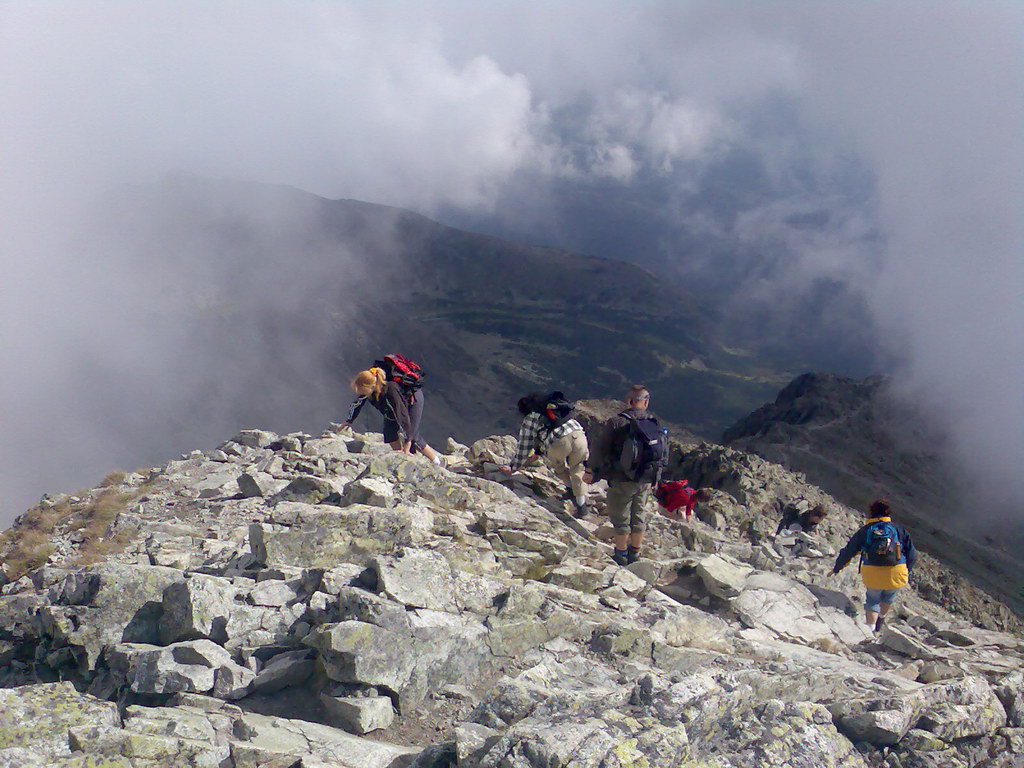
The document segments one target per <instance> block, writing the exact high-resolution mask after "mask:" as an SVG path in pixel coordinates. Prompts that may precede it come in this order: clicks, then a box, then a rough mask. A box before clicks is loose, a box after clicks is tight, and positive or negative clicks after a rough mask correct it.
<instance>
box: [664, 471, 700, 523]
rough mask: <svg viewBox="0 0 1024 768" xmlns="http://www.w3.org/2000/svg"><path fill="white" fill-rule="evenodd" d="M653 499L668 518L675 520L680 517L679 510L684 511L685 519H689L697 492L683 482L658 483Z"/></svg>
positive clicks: (695, 502)
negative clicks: (663, 509)
mask: <svg viewBox="0 0 1024 768" xmlns="http://www.w3.org/2000/svg"><path fill="white" fill-rule="evenodd" d="M654 497H655V498H656V499H657V500H658V503H659V504H660V505H661V506H662V507H664V508H665V511H666V512H667V513H668V515H669V517H675V518H679V517H682V513H681V512H680V510H685V512H686V517H687V518H689V517H690V515H692V514H693V508H694V506H695V505H696V504H697V491H696V490H695V489H693V488H690V487H689V485H688V484H687V482H686V481H685V480H672V481H671V482H668V483H660V484H659V485H658V487H657V489H656V490H655V491H654Z"/></svg>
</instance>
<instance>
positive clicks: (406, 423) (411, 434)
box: [342, 355, 441, 464]
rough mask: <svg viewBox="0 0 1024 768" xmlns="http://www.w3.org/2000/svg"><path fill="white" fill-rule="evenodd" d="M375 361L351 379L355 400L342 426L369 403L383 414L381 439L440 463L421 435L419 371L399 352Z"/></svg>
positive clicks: (421, 394) (399, 449)
mask: <svg viewBox="0 0 1024 768" xmlns="http://www.w3.org/2000/svg"><path fill="white" fill-rule="evenodd" d="M394 358H399V359H400V360H399V362H397V363H396V362H393V359H394ZM377 362H378V365H375V366H374V367H373V368H369V369H368V370H365V371H360V372H359V373H357V374H356V376H355V378H354V379H352V391H353V392H355V393H356V399H355V400H354V401H353V403H352V405H351V407H350V408H349V411H348V416H346V418H345V421H344V423H343V424H342V426H343V427H351V426H352V422H353V421H355V420H356V417H357V416H359V412H360V411H361V410H362V409H363V406H364V405H366V404H367V403H369V404H370V405H372V406H373V407H374V408H376V409H377V410H378V411H380V412H381V414H382V415H383V416H384V428H383V432H384V442H386V443H390V444H391V447H392V448H394V449H395V450H396V451H401V452H403V453H410V454H411V453H415V452H416V451H419V452H420V453H422V454H423V455H424V456H426V457H427V458H428V459H430V461H432V462H434V463H435V464H441V457H440V456H439V455H438V453H437V451H435V450H434V449H433V448H431V447H430V446H429V445H427V444H426V442H424V441H423V439H422V438H421V437H420V421H421V419H422V418H423V392H422V390H421V386H422V370H421V369H420V367H419V366H418V365H416V364H415V363H413V362H412V361H411V360H408V359H407V358H404V357H402V356H401V355H388V356H386V357H385V358H384V360H383V361H377ZM389 362H390V364H389ZM412 366H414V369H412V368H411V367H412Z"/></svg>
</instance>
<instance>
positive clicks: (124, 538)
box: [74, 525, 139, 565]
mask: <svg viewBox="0 0 1024 768" xmlns="http://www.w3.org/2000/svg"><path fill="white" fill-rule="evenodd" d="M138 534H139V526H137V525H127V526H125V527H124V528H122V529H120V530H119V531H117V532H116V533H114V534H113V535H112V536H108V537H106V538H103V537H97V538H94V539H89V540H86V541H83V542H82V546H81V548H80V549H79V550H78V555H77V556H76V557H75V560H74V563H75V565H92V564H93V563H95V562H97V561H99V560H103V559H104V558H106V557H108V556H110V555H116V554H118V553H120V552H124V550H125V547H127V546H128V545H129V544H130V543H131V542H132V540H134V539H135V537H136V536H138Z"/></svg>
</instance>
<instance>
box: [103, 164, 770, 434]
mask: <svg viewBox="0 0 1024 768" xmlns="http://www.w3.org/2000/svg"><path fill="white" fill-rule="evenodd" d="M111 210H112V214H111V218H110V220H109V221H108V222H106V224H107V228H108V235H109V236H111V237H113V239H114V240H117V241H119V242H121V241H123V240H124V238H125V233H126V232H128V233H131V234H130V236H129V244H128V250H129V251H130V252H132V253H135V254H140V255H142V256H143V258H150V259H152V258H154V257H155V258H156V259H158V260H160V261H161V262H162V263H163V265H164V270H165V271H166V270H167V269H169V268H170V269H172V270H173V272H174V275H175V279H177V280H180V285H179V286H178V289H177V290H176V291H170V292H169V294H168V296H169V297H170V298H169V299H168V305H167V306H166V307H165V308H164V311H167V312H170V313H172V314H176V316H179V317H180V318H181V320H182V322H183V323H186V324H189V323H191V324H196V325H198V327H199V328H200V329H201V331H200V333H199V334H197V335H198V337H199V338H198V339H197V342H196V343H197V344H198V348H199V349H198V352H197V354H198V355H206V356H209V357H211V358H212V359H210V360H207V361H205V362H204V364H203V365H202V366H200V367H201V369H202V372H203V375H204V377H205V378H204V379H203V382H202V383H201V384H200V385H199V386H198V388H199V389H201V390H202V392H203V397H201V398H198V399H196V401H195V402H194V408H196V409H197V411H198V413H197V414H196V415H197V421H198V422H199V423H201V424H205V423H211V424H213V422H219V425H217V426H216V428H215V429H214V428H211V429H210V430H209V431H210V432H211V434H212V433H213V432H217V433H219V432H223V431H224V430H225V429H229V428H236V427H238V426H240V425H243V424H247V423H267V424H270V425H272V426H275V427H277V428H281V429H290V428H309V429H313V428H317V427H319V426H322V424H323V423H324V422H325V421H326V420H328V418H333V419H336V420H340V419H341V417H342V415H343V412H344V408H345V405H346V402H347V400H348V397H349V395H348V393H347V387H346V382H347V381H348V378H349V377H350V376H351V374H352V373H354V372H355V371H357V370H359V369H360V368H362V367H365V366H366V365H368V364H369V363H370V362H371V361H372V360H373V359H374V358H375V357H377V356H379V355H380V354H381V353H383V352H388V351H392V350H394V351H401V352H403V353H404V354H406V355H408V356H410V357H413V358H414V359H416V360H418V361H419V362H421V363H422V364H423V365H424V367H425V368H426V369H427V371H428V384H427V388H426V390H425V391H426V393H427V398H428V403H429V405H428V407H427V411H426V417H425V426H426V431H427V435H428V437H429V438H430V439H432V440H435V441H437V440H440V439H442V438H443V437H444V436H446V435H448V434H455V435H457V436H458V437H459V438H460V439H473V438H475V437H478V436H481V435H483V434H486V433H491V432H493V431H494V430H495V429H509V428H511V427H513V426H514V424H515V423H516V421H517V416H518V415H517V414H516V413H515V410H514V403H515V400H516V399H517V398H518V396H519V395H520V394H521V393H522V392H523V391H524V390H529V389H540V388H547V387H556V388H559V389H564V390H566V391H567V392H568V393H569V394H570V395H571V396H573V397H586V398H593V397H607V396H609V395H612V396H618V395H619V394H620V393H621V392H622V391H623V390H624V389H625V388H626V387H627V386H628V385H629V384H631V383H633V382H635V381H643V382H644V383H646V384H648V386H649V387H650V388H651V390H652V392H653V394H654V396H655V398H656V400H657V402H658V404H659V410H660V411H661V412H662V413H664V414H665V416H666V417H667V418H669V419H670V420H671V421H673V422H676V423H679V424H682V425H685V426H686V427H688V428H689V429H692V430H694V431H696V432H699V433H703V434H713V433H715V432H717V431H718V430H719V429H721V427H722V426H723V425H725V424H728V423H729V422H731V421H732V420H733V419H735V418H736V417H737V416H739V415H740V414H742V413H745V412H747V411H748V410H749V409H750V407H751V406H752V405H753V404H755V403H756V402H759V401H761V400H763V399H764V398H765V397H766V396H768V394H769V393H771V392H773V391H775V390H776V389H777V387H778V385H779V384H780V383H782V381H784V380H785V379H786V378H788V375H787V374H786V373H785V372H780V371H778V370H775V369H773V368H771V367H770V366H767V365H764V364H762V363H761V362H759V361H758V360H756V359H754V358H752V357H749V356H745V355H744V354H743V353H742V352H737V351H735V350H730V349H728V348H727V347H726V346H725V345H723V344H722V343H720V341H719V340H717V339H715V338H714V336H713V333H712V332H711V331H710V330H709V328H710V325H709V324H708V323H706V322H705V321H704V320H703V317H704V310H703V309H702V308H701V307H699V306H698V304H697V302H696V301H695V300H694V298H693V297H692V296H691V295H689V294H687V293H685V292H684V291H682V290H679V289H678V288H675V287H673V286H672V285H670V284H668V283H667V282H666V281H665V280H662V279H660V278H658V277H657V276H655V275H653V274H651V273H649V272H647V271H646V270H644V269H643V268H641V267H637V266H635V265H630V264H626V263H623V262H617V261H614V260H610V259H604V258H596V257H589V256H583V255H579V254H574V253H568V252H565V251H559V250H554V249H548V248H538V247H529V246H524V245H519V244H516V243H511V242H507V241H503V240H500V239H497V238H494V237H489V236H483V235H477V234H473V233H470V232H463V231H460V230H456V229H452V228H450V227H446V226H444V225H442V224H439V223H437V222H435V221H432V220H430V219H428V218H426V217H424V216H420V215H418V214H414V213H411V212H409V211H405V210H401V209H397V208H390V207H387V206H381V205H374V204H369V203H363V202H358V201H353V200H326V199H323V198H319V197H317V196H315V195H311V194H306V193H303V192H299V191H297V190H294V189H290V188H286V187H272V186H261V185H252V184H242V183H233V182H211V181H206V180H195V179H177V180H174V181H168V182H166V183H164V184H162V185H160V186H157V187H148V188H141V189H132V190H127V191H124V192H123V193H121V195H120V196H119V199H118V200H117V201H116V204H114V205H112V206H111ZM169 265H170V266H169ZM189 275H191V276H192V277H188V276H189ZM197 275H198V276H201V279H200V280H199V281H196V280H195V276H197ZM183 276H184V277H183ZM373 418H376V417H373ZM226 421H227V422H230V423H225V422H226ZM201 436H202V435H200V434H196V433H195V431H193V432H192V433H190V434H188V435H183V436H182V439H181V440H180V441H179V442H182V443H184V442H185V440H186V439H188V440H189V441H190V443H191V442H194V441H195V440H196V439H199V438H200V437H201ZM190 443H186V444H190Z"/></svg>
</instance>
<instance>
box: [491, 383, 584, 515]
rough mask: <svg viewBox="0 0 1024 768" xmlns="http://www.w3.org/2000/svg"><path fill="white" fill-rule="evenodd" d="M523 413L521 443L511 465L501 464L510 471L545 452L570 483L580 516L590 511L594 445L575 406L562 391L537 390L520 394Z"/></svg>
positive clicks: (519, 404)
mask: <svg viewBox="0 0 1024 768" xmlns="http://www.w3.org/2000/svg"><path fill="white" fill-rule="evenodd" d="M517 405H518V408H519V413H520V414H522V416H523V423H522V426H521V427H520V428H519V443H518V444H517V446H516V453H515V456H514V457H513V459H512V463H511V464H510V465H506V466H504V467H502V468H501V471H502V472H504V473H505V474H507V475H511V474H512V473H513V472H515V471H517V470H519V469H521V468H522V467H523V466H525V465H526V464H527V463H528V462H529V461H530V460H531V459H534V458H539V457H541V456H545V457H546V458H547V461H548V465H549V466H550V467H551V469H552V471H553V472H554V473H555V475H556V476H557V477H558V479H559V480H561V481H562V482H563V483H565V484H566V486H567V489H566V494H567V496H569V498H570V499H571V500H572V503H573V506H574V507H575V508H576V512H575V514H576V517H583V516H584V515H585V514H586V512H587V483H586V481H585V480H584V478H583V473H584V471H585V469H586V462H587V459H588V458H590V448H589V446H588V445H587V433H586V432H584V431H583V426H582V425H581V424H580V423H579V422H578V421H576V419H574V418H572V414H573V413H574V412H575V407H574V406H573V404H572V403H570V402H569V401H568V400H566V399H565V395H563V394H562V393H561V392H551V393H549V394H542V393H540V392H536V393H533V394H530V395H526V396H525V397H521V398H519V402H518V404H517Z"/></svg>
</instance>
